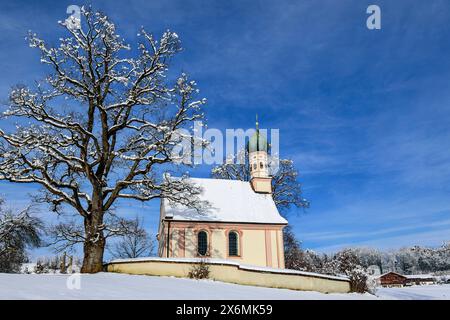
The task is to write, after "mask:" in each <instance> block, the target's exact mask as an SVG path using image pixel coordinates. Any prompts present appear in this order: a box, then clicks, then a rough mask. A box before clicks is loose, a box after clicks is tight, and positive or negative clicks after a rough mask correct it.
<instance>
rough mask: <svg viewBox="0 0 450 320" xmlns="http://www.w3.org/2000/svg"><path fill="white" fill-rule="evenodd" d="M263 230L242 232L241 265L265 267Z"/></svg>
mask: <svg viewBox="0 0 450 320" xmlns="http://www.w3.org/2000/svg"><path fill="white" fill-rule="evenodd" d="M265 253H266V247H265V230H245V229H244V230H242V254H243V257H242V263H245V264H251V265H257V266H266V254H265Z"/></svg>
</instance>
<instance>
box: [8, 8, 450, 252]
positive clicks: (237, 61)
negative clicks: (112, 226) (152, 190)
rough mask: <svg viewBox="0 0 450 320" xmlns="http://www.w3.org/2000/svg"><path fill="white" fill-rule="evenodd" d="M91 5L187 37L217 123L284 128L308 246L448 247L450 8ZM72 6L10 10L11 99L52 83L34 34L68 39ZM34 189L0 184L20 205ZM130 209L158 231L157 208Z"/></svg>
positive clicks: (131, 32) (132, 32) (133, 23)
mask: <svg viewBox="0 0 450 320" xmlns="http://www.w3.org/2000/svg"><path fill="white" fill-rule="evenodd" d="M91 3H92V4H93V5H94V7H95V8H98V9H101V10H102V11H104V12H105V13H107V14H108V15H109V16H110V17H111V18H112V19H113V21H114V22H115V23H116V24H117V26H118V30H119V33H120V34H121V35H123V36H124V37H125V38H126V39H127V40H128V41H129V42H131V43H134V42H135V41H136V34H137V31H138V30H139V28H140V26H141V25H142V26H144V27H145V28H146V29H147V30H149V31H151V32H153V33H154V34H155V35H160V34H161V33H162V32H163V31H164V30H166V29H171V30H173V31H175V32H177V34H179V36H180V38H181V40H182V42H183V46H184V48H185V50H184V51H183V52H182V53H181V54H180V55H179V56H178V57H177V59H176V61H175V64H174V66H173V67H174V68H175V69H177V70H180V71H185V72H187V73H189V74H190V75H191V77H193V78H194V79H196V80H197V82H198V84H199V88H200V89H201V93H202V96H204V97H206V98H207V99H208V107H207V118H208V126H209V127H213V128H219V129H225V128H250V127H252V126H253V125H254V115H255V113H258V114H259V117H260V123H261V126H262V127H264V128H278V129H280V144H281V147H280V153H281V156H282V157H288V158H292V159H293V160H294V161H295V165H296V167H297V168H298V170H299V171H300V173H301V177H300V179H301V181H302V183H303V186H304V195H305V197H307V198H308V199H309V200H310V201H311V208H310V209H309V210H307V211H306V213H303V212H300V213H299V214H298V213H296V212H292V213H291V214H290V216H289V221H290V223H291V224H292V225H293V227H294V230H295V232H296V234H297V236H298V238H299V239H301V240H302V241H303V245H304V247H307V248H313V249H315V250H317V251H326V252H329V251H335V250H337V249H339V248H342V247H344V246H374V247H378V248H396V247H401V246H406V245H414V244H421V245H430V246H435V245H439V244H441V243H442V242H443V241H445V240H450V197H449V196H450V126H449V124H450V104H449V103H450V90H449V89H450V82H449V81H448V80H449V79H450V59H449V58H448V57H449V56H450V41H449V36H450V24H449V21H450V3H449V2H448V1H446V0H442V1H440V0H434V1H432V2H426V1H420V0H398V1H395V2H394V1H375V0H371V1H361V0H355V1H352V0H342V1H335V0H310V1H304V0H298V1H235V0H230V1H211V0H208V1H198V0H196V1H190V0H183V1H172V0H166V1H157V0H153V1H133V0H129V1H126V2H123V3H122V4H118V3H113V2H112V1H93V2H91ZM69 4H79V5H81V4H83V3H82V2H80V3H76V2H73V1H70V2H67V1H58V2H53V1H39V2H35V1H14V2H13V1H8V2H6V1H2V10H1V12H0V70H1V74H2V77H1V78H0V101H2V102H4V101H5V100H6V97H7V95H8V91H9V88H10V86H11V85H14V84H16V83H32V81H34V80H36V79H40V78H42V76H43V75H44V74H45V72H46V69H45V68H44V67H43V66H42V65H40V64H39V58H38V56H37V52H36V51H34V50H32V49H30V48H28V46H27V44H26V42H25V40H24V37H25V36H26V33H27V31H28V30H30V29H31V30H33V31H36V32H38V33H39V34H40V35H42V37H44V38H45V39H47V40H50V42H53V43H57V39H58V38H59V36H60V32H61V30H60V27H58V25H57V21H58V20H63V19H65V18H66V16H67V15H66V8H67V6H68V5H69ZM370 4H377V5H379V6H380V7H381V11H382V29H381V30H375V31H370V30H368V29H367V28H366V18H367V16H368V15H367V14H366V8H367V6H368V5H370ZM1 108H4V105H2V106H1ZM2 125H4V123H2ZM209 169H210V168H206V167H201V168H198V169H197V170H191V175H193V176H203V177H205V176H208V170H209ZM35 190H36V189H35V187H33V186H25V185H11V184H7V183H0V194H2V195H4V196H5V197H6V198H7V200H8V203H9V204H10V205H11V206H17V207H20V206H23V205H24V203H26V202H27V201H28V199H27V193H29V192H34V191H35ZM121 208H122V209H121V210H123V213H124V214H126V215H129V216H134V215H135V214H145V222H146V225H147V226H148V228H150V229H153V230H154V229H155V228H156V224H157V218H158V203H157V202H153V203H148V204H145V205H142V204H140V203H123V204H122V207H121ZM41 215H42V216H44V217H45V218H46V219H48V220H54V219H55V218H54V216H53V215H52V214H51V213H47V212H46V211H45V210H43V211H42V212H41Z"/></svg>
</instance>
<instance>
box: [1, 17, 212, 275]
mask: <svg viewBox="0 0 450 320" xmlns="http://www.w3.org/2000/svg"><path fill="white" fill-rule="evenodd" d="M81 22H82V28H80V29H75V28H71V27H69V26H67V25H66V24H65V23H64V22H63V23H61V26H62V27H63V28H65V30H66V32H67V33H68V34H69V36H68V37H67V38H61V39H60V44H59V46H58V47H52V46H50V45H49V44H48V43H47V42H46V41H44V40H43V39H41V38H39V37H38V36H37V35H36V34H35V33H30V34H29V36H28V40H29V44H30V46H31V47H32V48H36V49H37V50H39V52H40V54H41V62H42V63H44V64H46V65H48V66H49V68H50V69H51V74H50V75H49V76H48V77H47V78H46V79H45V80H44V81H42V82H40V83H39V84H38V85H36V86H35V87H28V86H17V87H15V88H14V89H13V90H12V91H11V93H10V103H9V107H8V109H7V110H6V111H5V112H4V113H3V116H4V117H5V118H12V119H15V120H18V122H17V123H18V125H17V127H16V130H15V131H10V132H7V131H6V130H5V129H2V128H0V180H7V181H10V182H14V183H35V184H39V185H41V186H42V187H43V189H44V190H45V191H46V195H45V197H44V201H46V202H49V203H51V204H52V206H53V209H54V210H55V211H57V210H58V209H59V207H60V206H61V205H69V206H71V207H72V208H73V209H74V210H76V212H77V213H78V214H80V215H81V216H82V217H83V218H84V230H83V237H84V239H83V241H84V262H83V268H82V271H83V272H97V271H100V270H101V268H102V257H103V251H104V247H105V235H104V232H105V231H104V230H105V229H104V221H103V220H104V219H103V216H104V213H105V212H107V211H108V210H110V209H111V208H112V206H113V205H114V204H115V203H116V201H117V200H118V199H122V198H123V199H136V200H140V201H147V200H151V199H154V198H158V197H167V198H169V199H172V200H173V201H180V202H183V203H185V204H188V205H192V206H195V205H196V201H195V196H192V194H194V195H195V193H196V190H194V189H195V188H193V187H192V186H190V185H189V184H188V183H187V180H186V179H177V180H171V181H170V182H168V181H167V179H163V178H161V175H160V174H158V167H161V165H163V164H166V163H171V162H174V161H177V160H179V159H178V157H177V156H176V155H174V153H172V150H173V148H174V147H175V146H176V145H177V144H178V143H179V142H180V139H182V137H180V136H179V135H177V134H176V132H177V130H179V129H183V128H189V126H190V125H191V124H192V123H193V121H195V120H198V119H201V118H202V117H203V113H202V110H201V109H202V106H203V105H204V103H205V100H204V99H196V96H197V94H198V89H197V87H196V83H195V82H194V81H192V80H190V79H189V77H188V76H187V75H186V74H181V75H180V76H179V77H177V78H175V79H173V81H171V76H170V75H169V73H168V68H169V64H170V61H171V59H172V57H173V56H174V55H175V54H177V53H178V52H179V51H180V50H181V42H180V39H179V38H178V35H177V34H176V33H174V32H171V31H166V32H165V33H164V34H163V35H162V37H161V38H160V39H159V40H157V39H155V38H154V37H153V36H152V35H151V34H150V33H148V32H146V31H145V30H141V31H140V33H139V36H140V39H141V41H140V43H139V45H138V48H137V53H136V54H135V53H134V51H133V50H132V49H131V46H130V45H128V44H127V43H125V41H124V40H123V39H122V38H121V37H120V36H119V34H117V32H116V27H115V25H114V24H113V23H112V22H111V21H110V19H109V18H108V17H107V16H105V15H104V14H102V13H99V12H94V11H92V10H90V9H84V8H83V9H82V21H81ZM180 195H184V196H180ZM186 195H188V196H186Z"/></svg>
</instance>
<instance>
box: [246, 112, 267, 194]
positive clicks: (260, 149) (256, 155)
mask: <svg viewBox="0 0 450 320" xmlns="http://www.w3.org/2000/svg"><path fill="white" fill-rule="evenodd" d="M255 125H256V132H255V134H254V135H253V136H251V137H250V140H249V143H248V157H249V159H248V160H249V161H248V162H249V166H250V177H251V180H250V182H251V184H252V187H253V190H255V192H260V193H271V192H272V185H271V181H272V178H271V177H269V155H268V150H269V144H268V143H267V138H266V137H265V136H264V135H263V134H262V133H261V132H260V130H259V122H258V115H256V124H255Z"/></svg>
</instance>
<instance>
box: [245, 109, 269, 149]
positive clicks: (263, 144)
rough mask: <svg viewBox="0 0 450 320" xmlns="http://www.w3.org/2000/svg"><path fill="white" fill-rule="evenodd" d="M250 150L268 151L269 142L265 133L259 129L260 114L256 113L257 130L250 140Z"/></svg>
mask: <svg viewBox="0 0 450 320" xmlns="http://www.w3.org/2000/svg"><path fill="white" fill-rule="evenodd" d="M247 146H248V152H249V153H250V152H256V151H265V152H268V150H269V144H268V142H267V138H266V136H265V135H263V134H261V132H260V131H259V123H258V115H256V132H255V133H254V134H253V135H252V136H251V137H250V139H249V141H248V144H247Z"/></svg>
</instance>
